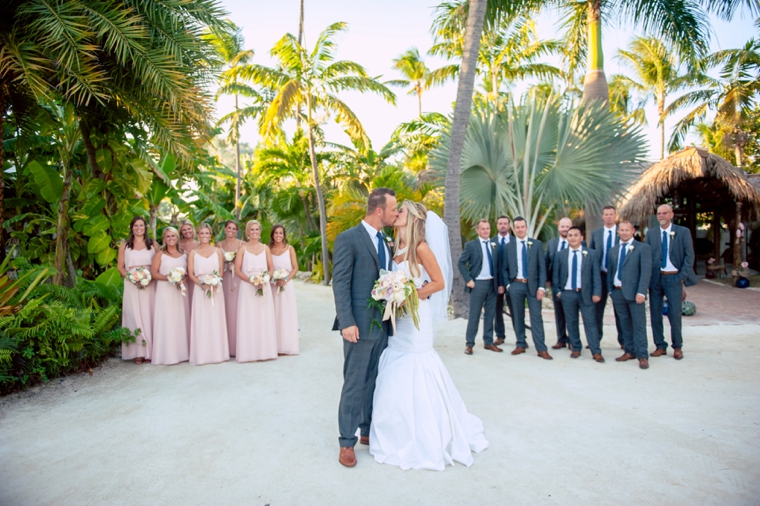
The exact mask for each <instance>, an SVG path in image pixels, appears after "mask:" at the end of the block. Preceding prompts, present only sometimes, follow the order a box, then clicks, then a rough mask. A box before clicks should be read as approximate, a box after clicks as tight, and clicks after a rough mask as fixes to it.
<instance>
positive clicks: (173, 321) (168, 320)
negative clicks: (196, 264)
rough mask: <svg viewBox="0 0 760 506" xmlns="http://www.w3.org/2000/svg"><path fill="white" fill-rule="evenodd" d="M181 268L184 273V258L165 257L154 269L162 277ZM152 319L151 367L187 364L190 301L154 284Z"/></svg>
mask: <svg viewBox="0 0 760 506" xmlns="http://www.w3.org/2000/svg"><path fill="white" fill-rule="evenodd" d="M178 267H182V268H183V269H185V272H187V255H184V254H183V255H182V256H180V257H179V258H173V257H171V256H169V255H167V254H162V255H161V265H160V267H159V268H158V272H160V273H161V274H162V275H164V276H168V275H169V272H171V271H172V269H176V268H178ZM187 282H188V280H187V279H185V284H187ZM155 311H156V312H155V315H154V317H153V358H152V359H151V363H152V364H153V365H173V364H178V363H180V362H187V360H188V358H189V350H188V344H187V343H188V338H187V335H188V328H187V313H188V312H189V311H190V301H188V300H187V296H183V295H182V292H180V291H179V290H177V288H176V287H175V286H174V285H172V284H170V283H169V282H168V281H156V310H155Z"/></svg>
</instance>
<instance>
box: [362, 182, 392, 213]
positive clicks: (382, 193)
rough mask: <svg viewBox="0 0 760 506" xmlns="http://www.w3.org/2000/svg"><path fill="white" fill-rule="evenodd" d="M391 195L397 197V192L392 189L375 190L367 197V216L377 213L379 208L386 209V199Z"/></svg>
mask: <svg viewBox="0 0 760 506" xmlns="http://www.w3.org/2000/svg"><path fill="white" fill-rule="evenodd" d="M388 195H390V196H391V197H395V196H396V192H394V191H393V190H391V189H390V188H375V189H374V190H372V191H371V192H370V194H369V197H367V216H369V215H370V214H374V213H375V209H377V208H378V207H380V208H383V209H385V198H386V197H387V196H388Z"/></svg>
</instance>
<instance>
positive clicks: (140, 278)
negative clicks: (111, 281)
mask: <svg viewBox="0 0 760 506" xmlns="http://www.w3.org/2000/svg"><path fill="white" fill-rule="evenodd" d="M151 279H153V276H151V275H150V269H148V268H147V267H135V268H134V269H132V270H131V271H129V272H128V273H127V280H128V281H129V282H130V283H132V284H133V285H135V286H136V287H137V288H138V289H139V290H142V289H144V288H145V287H146V286H148V285H149V284H150V280H151Z"/></svg>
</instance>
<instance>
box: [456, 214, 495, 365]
mask: <svg viewBox="0 0 760 506" xmlns="http://www.w3.org/2000/svg"><path fill="white" fill-rule="evenodd" d="M477 232H478V238H477V239H475V240H474V241H470V242H468V243H467V244H465V246H464V251H462V256H460V257H459V262H458V266H459V272H460V273H461V274H462V277H463V278H464V281H465V283H466V286H465V289H464V291H465V292H468V293H470V314H469V319H468V320H467V336H466V338H467V344H466V345H465V348H464V353H465V354H466V355H472V347H473V346H475V336H476V335H477V333H478V326H479V325H480V314H481V311H482V310H483V308H484V307H485V315H484V317H483V342H484V343H485V349H487V350H491V351H497V352H501V351H503V350H502V349H501V348H499V347H498V346H496V345H495V344H493V321H494V311H495V310H496V292H497V290H498V288H499V285H498V282H499V281H498V276H497V273H496V262H495V258H494V257H495V256H496V241H491V225H490V224H489V223H488V220H480V221H479V222H478V228H477Z"/></svg>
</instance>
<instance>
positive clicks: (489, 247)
mask: <svg viewBox="0 0 760 506" xmlns="http://www.w3.org/2000/svg"><path fill="white" fill-rule="evenodd" d="M483 244H485V246H486V256H488V267H490V268H491V277H493V256H491V245H490V244H488V241H483Z"/></svg>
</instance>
